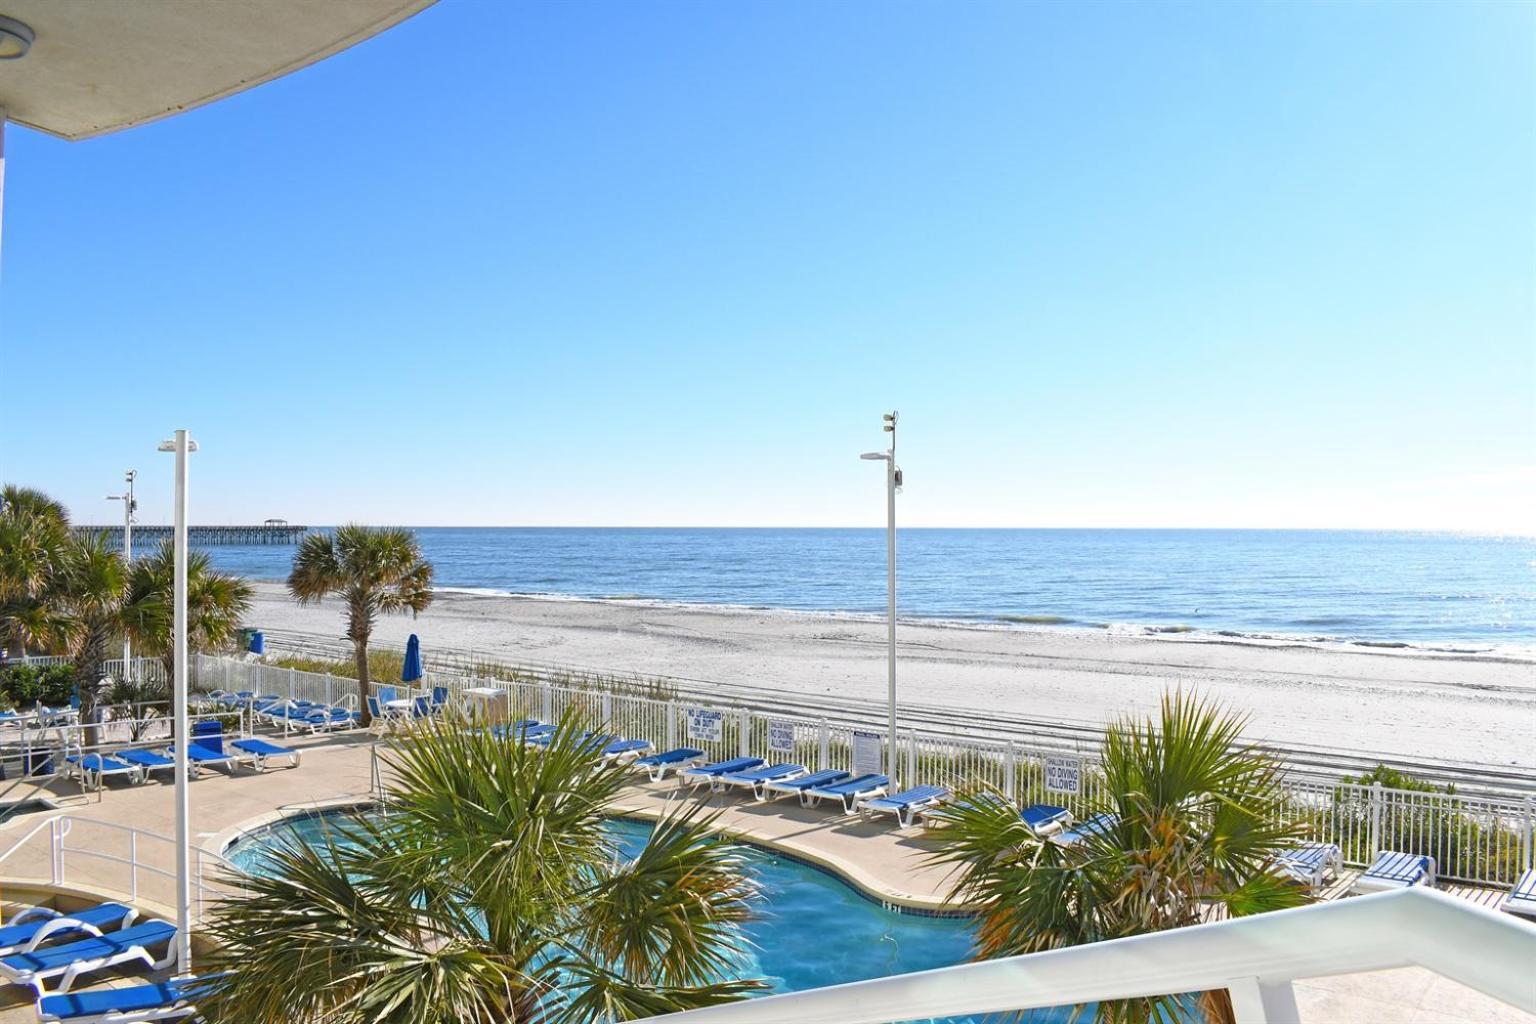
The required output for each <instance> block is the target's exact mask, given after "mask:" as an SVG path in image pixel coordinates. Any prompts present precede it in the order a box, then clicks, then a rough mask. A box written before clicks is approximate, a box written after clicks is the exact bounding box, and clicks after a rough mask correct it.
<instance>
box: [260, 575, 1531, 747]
mask: <svg viewBox="0 0 1536 1024" xmlns="http://www.w3.org/2000/svg"><path fill="white" fill-rule="evenodd" d="M257 593H258V597H257V601H256V605H255V609H254V611H253V612H252V614H251V616H250V621H251V622H252V623H253V624H255V625H257V626H259V627H262V628H265V629H269V630H273V631H295V632H304V633H314V634H321V635H324V636H326V637H330V638H339V637H340V636H341V635H342V619H341V609H340V607H339V605H337V604H336V603H334V602H327V603H325V604H323V605H320V606H318V607H311V608H300V607H298V606H297V605H296V604H295V603H294V602H293V600H292V599H291V598H289V597H288V596H287V593H286V591H285V590H284V588H283V587H282V586H280V585H278V584H274V583H260V584H257ZM412 632H416V633H419V634H420V635H421V638H422V642H423V643H424V644H425V645H427V646H428V648H429V649H430V648H431V647H433V646H436V647H438V648H442V649H456V650H470V649H472V650H474V651H476V652H477V653H480V654H483V655H487V656H494V657H498V658H503V659H507V660H513V661H515V660H524V661H541V662H555V663H559V664H562V665H566V666H570V667H573V668H583V669H594V670H600V671H606V672H636V673H642V674H646V675H667V676H677V677H683V678H687V679H694V680H708V681H716V682H724V683H729V684H738V685H740V684H745V685H753V686H762V687H767V688H771V689H774V690H777V691H781V692H783V693H786V694H790V693H798V694H805V695H806V698H807V705H808V707H809V708H812V709H813V708H814V706H815V697H816V695H819V694H836V695H840V696H844V697H859V698H867V699H869V700H870V701H871V702H883V701H884V699H885V692H886V674H885V626H884V623H883V622H882V621H881V620H878V619H860V618H851V617H839V616H830V615H815V614H800V613H785V612H766V611H751V610H743V609H734V608H724V609H710V608H700V607H695V606H689V607H680V606H675V605H655V604H638V603H626V602H612V601H578V600H560V599H538V598H520V597H509V596H504V595H492V594H475V593H463V592H443V593H440V594H439V595H438V598H437V600H436V602H435V603H434V604H433V606H432V608H431V609H430V610H429V611H428V612H427V613H426V614H425V615H424V616H422V617H421V618H420V619H419V620H415V621H412V620H411V619H410V618H406V617H395V618H387V619H384V620H382V621H381V622H380V623H379V625H378V629H377V632H376V634H375V635H376V637H377V638H378V640H379V641H380V642H382V643H388V644H395V645H398V644H403V643H404V641H405V638H406V636H407V635H409V634H410V633H412ZM899 656H900V659H901V660H900V670H899V685H900V690H901V693H902V695H903V698H904V699H907V700H911V701H914V702H918V703H922V704H928V705H940V706H944V707H949V708H955V709H967V710H970V711H973V712H974V713H975V714H976V716H977V717H978V719H984V718H985V716H986V715H987V714H988V713H989V709H993V710H1003V711H1006V712H1008V713H1009V714H1015V715H1023V716H1028V717H1031V718H1042V719H1053V720H1062V721H1072V722H1090V723H1094V724H1102V723H1103V722H1105V721H1107V720H1109V719H1111V718H1113V717H1114V716H1116V715H1117V714H1120V713H1122V712H1126V711H1146V710H1150V709H1152V708H1154V707H1155V706H1156V704H1157V701H1158V698H1159V696H1160V695H1161V694H1162V693H1163V691H1164V690H1166V689H1168V688H1170V687H1175V686H1183V687H1186V688H1198V689H1199V690H1200V691H1201V692H1202V693H1204V694H1207V695H1210V696H1213V697H1217V698H1220V699H1221V700H1223V701H1226V702H1227V703H1229V704H1230V705H1231V706H1233V707H1234V708H1237V709H1239V710H1241V711H1243V712H1245V713H1247V714H1248V715H1250V716H1251V722H1250V726H1249V729H1248V735H1249V736H1250V737H1251V738H1253V739H1255V740H1269V741H1273V742H1275V743H1279V744H1299V745H1306V746H1314V747H1333V748H1339V749H1346V750H1351V751H1354V752H1357V753H1377V752H1379V753H1383V754H1391V755H1399V756H1406V757H1414V758H1425V759H1436V760H1452V761H1467V762H1477V763H1482V764H1491V765H1520V766H1524V767H1531V766H1533V764H1536V743H1533V742H1532V737H1533V736H1536V663H1533V662H1531V661H1528V660H1520V659H1516V658H1506V657H1495V656H1489V655H1462V654H1429V653H1423V652H1416V651H1411V650H1376V649H1371V648H1360V647H1347V646H1342V645H1338V646H1329V645H1303V644H1283V643H1255V642H1237V641H1233V642H1226V641H1219V640H1212V639H1209V638H1203V639H1189V638H1186V637H1152V636H1134V635H1119V634H1114V633H1108V632H1103V631H1092V630H1076V631H1074V630H1068V629H1059V628H985V627H982V628H968V627H963V626H950V625H936V624H931V623H921V622H914V623H903V624H902V625H901V628H900V632H899Z"/></svg>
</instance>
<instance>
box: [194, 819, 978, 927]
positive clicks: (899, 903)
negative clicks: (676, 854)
mask: <svg viewBox="0 0 1536 1024" xmlns="http://www.w3.org/2000/svg"><path fill="white" fill-rule="evenodd" d="M376 806H378V801H377V800H373V799H368V798H359V797H357V796H349V797H336V798H334V799H329V800H315V801H312V802H310V803H306V804H304V805H302V806H299V805H295V804H289V805H287V806H286V807H281V808H277V809H275V810H272V811H268V812H266V813H263V814H259V815H256V816H255V817H252V818H247V819H245V820H244V821H241V822H238V823H236V824H235V825H232V826H230V827H229V828H226V829H224V830H223V831H220V832H216V833H214V835H213V836H211V837H210V838H209V839H207V840H206V841H205V842H204V843H203V848H204V849H205V850H207V851H209V852H210V853H215V854H217V855H219V856H220V857H225V858H227V855H228V852H229V850H230V848H231V847H233V846H234V845H235V844H236V843H238V842H240V841H241V840H242V839H245V838H247V837H248V836H251V835H253V834H255V833H257V832H262V831H265V830H267V829H270V828H272V827H273V826H275V825H280V824H282V823H283V822H284V821H288V820H290V819H296V818H307V817H313V816H315V815H320V814H328V813H339V812H342V811H349V810H362V809H366V808H371V807H376ZM610 816H611V817H615V818H625V819H629V820H632V821H644V822H655V821H658V820H660V818H661V817H662V814H661V812H660V811H658V810H657V809H656V808H655V807H653V806H648V805H645V804H628V803H624V802H622V801H620V802H618V803H616V804H614V805H613V807H612V808H611V809H610ZM710 827H711V830H712V831H714V832H716V833H718V834H720V835H723V836H725V837H727V838H729V839H731V840H732V841H734V842H739V843H741V844H743V845H745V846H752V847H756V848H757V849H760V850H763V851H766V852H768V853H771V854H774V855H776V856H780V857H784V858H786V859H788V860H792V861H795V862H796V863H798V864H803V865H805V866H806V867H809V868H813V869H815V870H817V871H821V872H823V873H825V874H828V875H831V876H832V877H833V878H836V879H837V880H838V881H839V882H842V883H843V884H844V885H847V886H848V887H849V888H850V889H852V890H853V891H854V892H856V893H858V894H859V895H860V896H862V897H864V898H865V899H867V900H870V901H872V902H874V903H877V904H879V905H881V906H883V907H886V908H887V909H890V910H894V911H898V912H900V913H903V914H913V915H917V916H923V917H968V916H970V915H969V914H968V912H967V911H965V910H964V909H962V908H960V907H958V906H956V905H954V904H952V903H947V902H944V901H938V900H931V899H924V898H923V897H921V896H917V895H914V894H912V893H909V892H903V891H901V890H898V889H893V888H891V887H890V886H887V885H884V884H882V883H881V882H879V881H878V880H876V879H874V878H871V877H870V876H869V875H868V873H867V872H864V871H863V870H862V869H861V868H860V867H859V866H858V865H853V864H849V863H847V862H846V860H844V858H841V857H836V856H832V855H828V854H826V853H824V852H823V851H819V850H816V849H815V848H814V847H811V846H810V845H809V844H805V843H789V842H785V841H783V840H782V839H779V838H776V837H769V836H760V835H754V834H753V833H752V832H751V831H750V830H746V829H742V828H737V827H732V826H728V825H723V824H721V823H719V822H718V821H717V822H713V823H711V824H710Z"/></svg>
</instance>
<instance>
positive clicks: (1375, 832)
mask: <svg viewBox="0 0 1536 1024" xmlns="http://www.w3.org/2000/svg"><path fill="white" fill-rule="evenodd" d="M1381 789H1382V786H1381V783H1379V782H1373V783H1371V848H1370V849H1369V850H1367V851H1366V854H1365V856H1366V860H1367V862H1369V861H1372V860H1375V859H1376V854H1378V853H1380V852H1381Z"/></svg>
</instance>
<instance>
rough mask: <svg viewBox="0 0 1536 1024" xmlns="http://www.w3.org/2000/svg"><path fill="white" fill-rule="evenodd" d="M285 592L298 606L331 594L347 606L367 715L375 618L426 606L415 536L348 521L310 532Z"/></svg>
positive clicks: (426, 576) (426, 585) (425, 573)
mask: <svg viewBox="0 0 1536 1024" xmlns="http://www.w3.org/2000/svg"><path fill="white" fill-rule="evenodd" d="M288 590H289V592H290V593H292V594H293V596H294V597H296V598H298V600H299V604H316V603H318V602H320V601H322V600H324V599H325V598H326V597H329V596H330V595H332V594H336V595H339V596H340V597H341V599H342V600H343V601H345V602H346V606H347V639H349V640H351V641H352V656H353V659H354V661H355V662H356V664H357V686H358V693H359V699H360V701H361V703H362V709H363V724H364V725H365V726H366V725H367V724H369V721H370V719H371V716H370V715H369V713H368V684H369V680H368V641H369V639H370V638H371V637H372V636H373V626H374V623H376V622H377V621H378V619H379V616H380V615H388V614H391V613H396V612H398V613H404V612H410V613H411V614H412V615H419V614H421V613H422V612H424V611H426V609H427V606H428V605H430V604H431V603H432V563H431V562H428V561H427V560H426V559H424V558H422V556H421V548H420V547H419V546H418V545H417V543H416V536H415V534H413V533H411V531H409V530H402V529H397V528H389V529H370V528H368V527H366V526H358V525H357V524H355V523H349V524H348V525H346V526H342V527H338V528H337V530H336V532H335V533H334V534H325V533H312V534H309V535H308V536H306V537H305V538H304V540H303V541H302V542H301V543H300V544H299V551H298V554H296V555H294V556H293V571H292V572H290V573H289V574H288Z"/></svg>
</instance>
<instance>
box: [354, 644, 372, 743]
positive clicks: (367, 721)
mask: <svg viewBox="0 0 1536 1024" xmlns="http://www.w3.org/2000/svg"><path fill="white" fill-rule="evenodd" d="M352 659H353V662H354V663H355V664H356V665H357V696H358V700H359V701H361V702H362V707H363V728H364V729H366V728H368V727H369V726H370V725H372V724H373V715H372V714H371V713H370V712H369V710H368V638H367V637H366V636H363V637H356V636H355V637H353V638H352Z"/></svg>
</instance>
